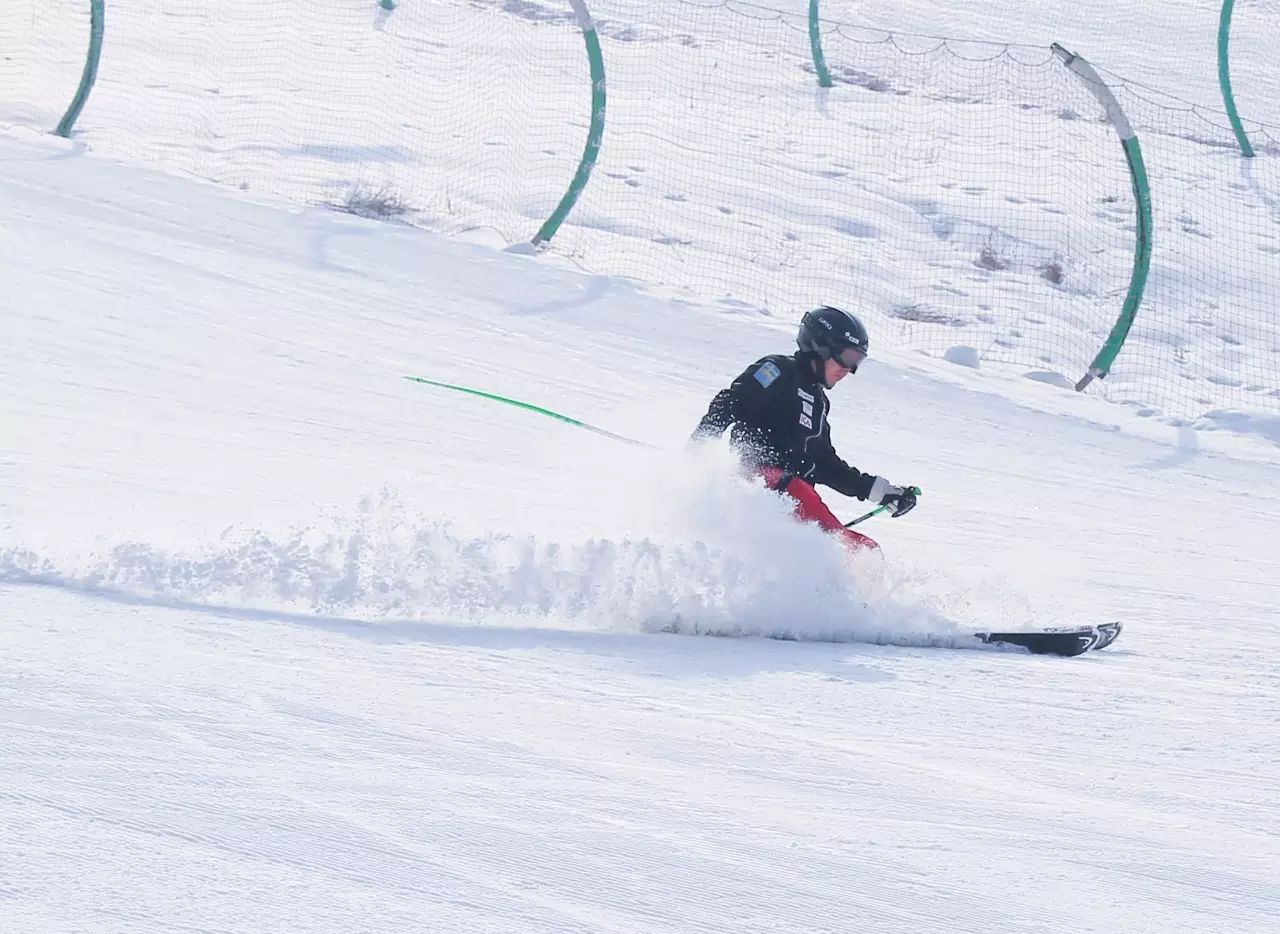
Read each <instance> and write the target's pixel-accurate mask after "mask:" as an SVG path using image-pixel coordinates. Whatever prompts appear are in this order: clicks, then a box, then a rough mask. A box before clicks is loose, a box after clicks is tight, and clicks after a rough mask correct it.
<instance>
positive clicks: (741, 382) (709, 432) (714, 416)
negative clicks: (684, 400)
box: [690, 359, 785, 441]
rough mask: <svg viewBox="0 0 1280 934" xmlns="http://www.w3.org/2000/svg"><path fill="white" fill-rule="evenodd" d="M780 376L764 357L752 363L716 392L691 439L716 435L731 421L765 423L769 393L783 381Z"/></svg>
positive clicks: (769, 403) (777, 370)
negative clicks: (725, 387) (726, 385)
mask: <svg viewBox="0 0 1280 934" xmlns="http://www.w3.org/2000/svg"><path fill="white" fill-rule="evenodd" d="M770 368H771V369H770ZM781 377H783V374H782V372H781V371H780V370H779V369H778V366H777V364H775V363H772V362H771V361H769V360H767V359H765V360H758V361H756V362H755V363H753V364H751V366H749V367H747V368H746V369H745V370H744V371H743V372H742V374H741V375H740V376H738V378H737V379H735V380H734V381H733V382H732V383H731V384H730V385H729V388H728V389H722V390H720V392H718V393H716V396H715V398H714V399H712V400H711V405H710V407H709V408H708V409H707V414H706V415H704V416H702V420H701V421H700V422H698V427H697V428H695V429H694V430H693V435H692V437H691V438H690V440H692V441H700V440H704V439H707V438H718V437H720V436H721V435H723V434H724V433H725V430H726V429H728V427H729V426H730V425H734V424H739V425H744V426H747V427H748V428H751V427H755V426H760V425H763V424H766V423H767V422H768V420H769V410H770V406H771V403H772V401H773V400H772V399H771V396H770V392H771V390H772V391H773V394H775V395H776V394H777V390H776V389H774V387H775V386H776V385H777V384H779V383H783V382H785V379H782V378H781Z"/></svg>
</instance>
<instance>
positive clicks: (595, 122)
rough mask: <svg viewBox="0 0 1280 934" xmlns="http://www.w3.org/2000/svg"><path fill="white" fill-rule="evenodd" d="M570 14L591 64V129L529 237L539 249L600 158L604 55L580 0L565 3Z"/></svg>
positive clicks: (593, 25) (569, 206) (603, 96)
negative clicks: (562, 188)
mask: <svg viewBox="0 0 1280 934" xmlns="http://www.w3.org/2000/svg"><path fill="white" fill-rule="evenodd" d="M569 3H570V4H571V5H572V6H573V12H574V13H575V14H577V17H578V25H579V26H581V27H582V37H583V39H584V40H585V41H586V44H587V58H588V59H589V60H590V63H591V127H590V129H589V130H588V131H587V148H586V149H585V150H584V151H583V153H582V160H581V161H580V162H579V163H578V171H577V172H576V173H575V174H574V176H573V181H572V182H570V183H569V190H568V191H566V192H565V194H564V197H563V198H561V199H560V204H559V206H558V207H557V208H556V209H555V211H554V212H552V214H551V216H550V217H548V218H547V222H546V223H545V224H543V225H542V228H541V229H540V230H539V231H538V233H537V234H536V235H535V236H534V238H533V245H534V246H540V245H541V244H543V243H546V242H547V241H548V240H550V239H551V238H552V237H554V236H555V235H556V231H557V230H559V229H560V225H561V224H563V223H564V220H565V218H566V217H568V216H569V212H570V211H572V210H573V206H574V205H575V204H577V202H578V199H579V198H580V197H582V191H583V189H584V188H586V187H587V182H588V181H590V180H591V171H592V169H594V168H595V167H596V159H597V158H598V157H599V155H600V143H601V141H602V140H603V139H604V113H605V85H604V56H603V55H602V54H601V52H600V37H599V36H598V35H596V25H595V23H593V22H592V21H591V14H590V13H588V12H587V7H586V4H585V3H584V2H583V0H569Z"/></svg>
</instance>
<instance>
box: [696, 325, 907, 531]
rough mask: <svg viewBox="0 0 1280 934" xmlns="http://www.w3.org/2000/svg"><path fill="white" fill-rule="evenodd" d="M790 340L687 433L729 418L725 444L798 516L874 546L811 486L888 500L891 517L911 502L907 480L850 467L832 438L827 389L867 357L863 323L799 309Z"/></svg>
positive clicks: (720, 425) (721, 425)
mask: <svg viewBox="0 0 1280 934" xmlns="http://www.w3.org/2000/svg"><path fill="white" fill-rule="evenodd" d="M796 343H797V344H798V345H799V348H800V349H799V351H798V352H796V353H795V354H793V355H791V356H786V355H784V354H776V355H773V356H768V357H764V358H762V359H760V360H757V361H756V362H755V363H753V364H751V366H749V367H747V369H746V370H745V371H744V372H743V373H742V375H741V376H739V377H738V378H737V379H735V380H734V381H733V383H732V384H731V385H730V386H729V388H728V389H723V390H721V391H720V392H719V393H717V394H716V397H715V398H714V399H712V400H711V406H710V407H709V408H708V409H707V414H706V415H704V416H703V417H702V420H701V421H700V422H699V423H698V427H697V428H696V429H695V430H694V432H693V436H692V437H691V439H690V440H691V441H692V442H700V441H703V440H707V439H711V438H719V437H720V436H721V435H723V434H724V432H725V429H727V428H729V426H730V425H732V426H733V429H732V431H731V432H730V435H729V439H730V443H731V444H732V445H733V448H734V450H735V451H736V452H737V454H738V456H739V457H740V458H741V460H742V463H743V466H744V467H746V469H747V470H748V471H750V472H751V473H753V474H755V475H757V476H760V477H762V478H763V479H764V482H765V484H766V485H767V486H768V487H769V488H770V489H771V490H778V491H782V492H785V493H786V494H787V495H788V496H790V497H791V498H792V499H793V500H795V503H796V505H795V515H796V517H797V518H798V519H800V520H802V521H805V522H814V523H816V524H817V525H818V526H819V527H820V528H822V529H824V530H826V531H828V532H836V533H839V534H840V535H842V536H844V538H845V541H846V544H847V545H848V546H849V547H850V548H851V549H852V550H855V551H861V550H864V549H878V548H879V547H880V546H879V545H877V544H876V543H875V541H874V540H872V539H871V538H868V537H867V536H866V535H862V534H860V533H858V532H855V531H853V529H847V528H845V527H844V525H843V523H841V521H840V520H839V519H838V518H836V516H835V514H834V513H832V511H831V510H830V509H829V508H828V507H827V504H826V503H824V502H823V501H822V498H821V497H820V496H819V495H818V492H817V490H815V489H814V484H823V485H824V486H829V487H831V488H832V489H833V490H836V491H837V492H839V493H843V494H844V495H845V496H854V497H857V498H858V499H862V500H870V501H871V502H873V503H876V504H877V505H881V506H891V507H893V511H892V515H893V516H894V517H895V518H896V517H897V516H901V515H904V514H905V513H907V512H910V511H911V509H913V508H914V507H915V505H916V496H915V492H914V490H913V489H912V488H911V487H909V486H898V485H896V484H893V483H890V482H889V481H888V480H886V479H885V478H884V477H878V476H873V475H872V474H865V473H862V472H861V471H859V470H857V469H856V468H854V467H850V466H849V465H848V464H846V463H845V462H844V461H843V460H841V459H840V457H839V456H838V455H837V454H836V452H835V448H833V447H832V445H831V428H830V426H829V425H828V424H827V412H828V410H829V407H830V403H829V402H828V401H827V395H826V390H828V389H831V388H832V387H833V386H835V384H836V383H838V382H840V380H842V379H844V378H845V377H846V376H848V375H849V374H850V373H856V372H857V371H858V366H859V364H861V363H862V361H863V360H865V359H866V358H867V350H868V347H869V341H868V338H867V329H866V328H865V327H863V325H862V322H861V321H859V320H858V319H857V318H856V317H854V316H853V315H851V314H849V313H848V312H847V311H841V310H840V309H839V308H832V307H830V306H826V305H824V306H823V307H821V308H815V309H813V310H812V311H809V312H806V313H805V316H804V318H803V319H802V320H801V321H800V333H799V334H798V335H797V337H796Z"/></svg>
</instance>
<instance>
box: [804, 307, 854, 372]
mask: <svg viewBox="0 0 1280 934" xmlns="http://www.w3.org/2000/svg"><path fill="white" fill-rule="evenodd" d="M796 343H797V344H798V345H799V346H800V349H801V350H803V351H805V352H806V353H811V354H817V355H818V356H819V357H821V358H822V359H823V360H830V359H831V358H832V357H835V356H837V355H838V354H840V353H841V351H844V350H848V349H850V348H852V349H854V350H860V351H862V353H863V354H866V353H867V352H868V351H869V350H870V349H871V339H870V338H869V337H868V336H867V329H866V328H865V327H863V325H862V322H861V321H859V320H858V319H857V317H855V316H854V315H851V314H849V312H847V311H841V310H840V309H839V308H833V307H831V306H830V305H823V306H822V307H821V308H815V309H813V310H812V311H806V312H805V314H804V317H803V318H801V319H800V333H799V334H797V335H796Z"/></svg>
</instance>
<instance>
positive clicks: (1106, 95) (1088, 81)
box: [1052, 42, 1151, 392]
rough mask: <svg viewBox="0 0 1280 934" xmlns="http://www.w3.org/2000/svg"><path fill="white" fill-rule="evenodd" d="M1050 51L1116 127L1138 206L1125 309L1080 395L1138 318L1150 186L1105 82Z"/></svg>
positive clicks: (1107, 368)
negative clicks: (1092, 97)
mask: <svg viewBox="0 0 1280 934" xmlns="http://www.w3.org/2000/svg"><path fill="white" fill-rule="evenodd" d="M1052 48H1053V52H1054V54H1055V55H1057V56H1058V57H1059V58H1060V59H1062V63H1063V64H1064V65H1066V66H1067V68H1068V69H1069V70H1070V71H1071V72H1072V73H1073V74H1075V75H1076V77H1078V78H1079V79H1080V80H1082V81H1083V82H1084V83H1085V85H1086V86H1087V87H1088V88H1089V91H1090V93H1092V94H1093V96H1094V97H1096V98H1097V99H1098V101H1099V103H1101V104H1102V106H1103V108H1104V109H1105V110H1106V112H1107V118H1108V119H1109V120H1110V121H1111V125H1112V126H1113V127H1115V131H1116V134H1117V135H1118V136H1119V137H1120V144H1121V145H1122V146H1123V147H1124V157H1125V161H1126V162H1128V164H1129V178H1130V181H1131V182H1132V183H1133V197H1134V200H1135V201H1136V202H1137V207H1138V224H1137V230H1138V233H1137V246H1136V248H1135V250H1134V255H1133V275H1132V277H1131V278H1130V280H1129V294H1127V295H1126V296H1125V299H1124V307H1123V308H1122V309H1121V310H1120V317H1119V318H1118V319H1116V323H1115V325H1114V326H1112V328H1111V334H1110V335H1108V337H1107V342H1106V343H1105V344H1103V346H1102V349H1101V350H1099V351H1098V355H1097V356H1096V357H1094V360H1093V364H1092V365H1091V366H1090V367H1089V372H1088V373H1086V374H1085V375H1084V376H1083V377H1081V379H1080V381H1079V382H1077V383H1076V391H1077V392H1079V391H1081V390H1083V389H1084V387H1086V386H1088V385H1089V384H1090V383H1091V382H1093V381H1094V380H1095V379H1102V378H1103V377H1105V376H1106V375H1107V374H1108V373H1110V372H1111V365H1112V364H1113V363H1115V360H1116V357H1117V356H1118V355H1119V353H1120V349H1121V348H1122V347H1124V342H1125V338H1127V337H1128V336H1129V329H1130V328H1132V327H1133V320H1134V318H1136V317H1137V315H1138V307H1139V306H1140V305H1141V304H1142V293H1143V291H1144V290H1145V289H1146V286H1147V276H1148V275H1149V273H1150V272H1151V185H1150V182H1149V181H1148V179H1147V167H1146V163H1145V162H1144V161H1143V159H1142V146H1141V145H1140V144H1139V142H1138V136H1137V134H1136V133H1134V131H1133V126H1132V125H1131V124H1130V123H1129V118H1128V117H1126V116H1125V115H1124V111H1123V110H1122V109H1121V108H1120V102H1119V101H1118V100H1116V96H1115V95H1114V94H1112V93H1111V89H1110V88H1109V87H1107V85H1106V82H1104V81H1103V80H1102V78H1101V77H1100V76H1099V75H1098V73H1097V72H1096V71H1095V70H1094V68H1093V66H1092V65H1090V64H1089V63H1088V62H1087V61H1085V60H1084V59H1083V58H1081V57H1080V56H1079V55H1076V54H1074V53H1073V52H1068V51H1067V50H1066V49H1064V48H1063V47H1062V46H1060V45H1058V44H1057V43H1056V42H1055V43H1054V44H1053V46H1052Z"/></svg>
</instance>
